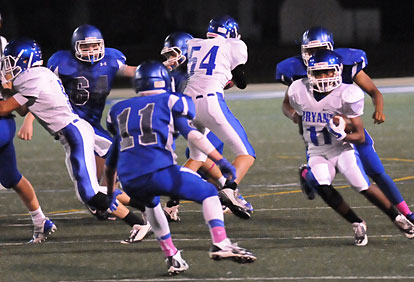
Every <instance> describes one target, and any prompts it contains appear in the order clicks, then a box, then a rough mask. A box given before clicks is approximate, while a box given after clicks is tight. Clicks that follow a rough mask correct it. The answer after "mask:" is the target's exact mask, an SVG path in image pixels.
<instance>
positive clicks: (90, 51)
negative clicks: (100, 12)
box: [72, 24, 105, 64]
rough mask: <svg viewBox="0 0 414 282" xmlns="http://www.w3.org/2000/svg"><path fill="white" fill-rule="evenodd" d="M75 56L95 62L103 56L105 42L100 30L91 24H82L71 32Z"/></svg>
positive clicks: (81, 59)
mask: <svg viewBox="0 0 414 282" xmlns="http://www.w3.org/2000/svg"><path fill="white" fill-rule="evenodd" d="M72 49H73V51H74V53H75V57H76V58H77V59H78V60H80V61H83V62H90V63H92V64H93V63H96V62H97V61H99V60H101V59H102V58H103V57H104V56H105V44H104V40H103V37H102V33H101V31H100V30H99V29H98V28H96V27H94V26H93V25H89V24H84V25H81V26H79V27H77V28H76V29H75V31H74V32H73V34H72Z"/></svg>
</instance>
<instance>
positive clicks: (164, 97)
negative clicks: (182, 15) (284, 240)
mask: <svg viewBox="0 0 414 282" xmlns="http://www.w3.org/2000/svg"><path fill="white" fill-rule="evenodd" d="M134 88H135V92H136V93H137V94H138V95H137V97H134V98H131V99H127V100H124V101H121V102H119V103H117V104H115V105H114V106H113V107H112V108H111V109H110V111H109V113H108V118H107V122H108V126H107V127H108V129H110V130H111V132H112V133H113V134H114V136H115V137H114V142H113V144H112V146H111V149H110V150H109V153H108V158H107V160H106V167H107V168H106V176H107V178H108V179H107V183H108V185H109V186H108V192H109V191H111V189H112V190H113V189H114V186H113V184H112V183H113V181H112V180H113V178H114V176H115V172H117V173H118V176H119V179H120V181H121V183H122V186H123V188H124V190H125V191H126V192H127V193H128V195H129V196H130V197H132V198H136V199H137V200H139V201H141V202H144V203H145V206H146V208H145V214H146V216H147V218H148V221H149V222H150V224H151V226H152V227H153V231H154V234H155V236H156V238H157V240H158V242H159V243H160V246H161V249H162V250H163V252H164V255H165V257H166V262H167V268H168V273H169V274H170V275H171V274H179V273H180V272H183V271H186V270H187V269H188V264H187V263H186V262H185V260H184V259H183V258H182V257H181V252H180V251H179V250H177V248H176V247H175V246H174V244H173V242H172V238H171V234H170V229H169V226H168V221H167V218H166V217H165V215H164V212H163V210H162V208H161V205H160V196H169V197H173V198H178V199H186V200H191V201H195V202H197V203H199V204H202V209H203V215H204V219H205V222H206V223H207V224H208V226H209V229H210V234H211V237H212V241H213V244H212V247H211V249H210V253H209V254H210V257H211V258H212V259H221V258H223V259H224V258H230V259H234V260H236V261H238V262H253V261H255V260H256V257H255V256H254V255H253V254H252V253H251V252H249V251H247V250H246V249H243V248H241V247H238V246H237V245H235V244H232V243H231V242H230V240H229V239H228V238H227V235H226V230H225V228H224V217H223V213H222V209H221V204H220V200H219V198H218V195H217V190H216V188H215V187H214V185H213V184H211V183H209V182H207V181H204V180H202V179H201V177H200V176H199V175H198V174H196V173H194V172H193V171H192V170H190V169H188V168H184V167H181V166H178V165H177V164H176V160H175V159H176V155H175V153H174V150H173V142H174V141H173V140H174V138H173V136H172V135H173V133H174V132H175V130H176V129H177V130H178V131H179V132H180V134H181V135H183V136H184V137H185V138H186V139H187V140H188V142H189V143H190V144H193V145H194V146H196V147H198V148H199V149H200V150H202V151H203V152H204V153H206V154H207V155H208V156H209V157H210V158H211V159H212V160H214V161H216V163H217V165H218V166H219V167H220V169H221V170H222V171H223V173H224V174H228V175H229V177H231V179H233V178H235V177H236V172H235V168H234V167H233V166H232V165H231V164H230V163H229V162H228V161H227V160H226V159H225V158H223V157H222V155H221V154H220V153H219V152H218V151H217V150H216V149H215V148H214V146H213V145H212V144H211V143H210V142H209V141H208V140H207V139H206V138H205V137H204V135H203V134H201V133H200V132H199V131H197V130H196V129H195V128H192V127H190V126H189V122H188V121H189V120H191V119H192V118H194V115H195V111H194V104H193V103H192V101H191V99H190V98H189V97H187V96H185V95H181V96H179V95H175V94H172V89H171V78H170V75H169V73H168V70H167V69H166V67H165V66H164V65H163V64H162V63H160V62H156V61H146V62H143V63H142V64H141V65H139V66H138V68H137V70H136V75H135V79H134ZM111 185H112V187H111Z"/></svg>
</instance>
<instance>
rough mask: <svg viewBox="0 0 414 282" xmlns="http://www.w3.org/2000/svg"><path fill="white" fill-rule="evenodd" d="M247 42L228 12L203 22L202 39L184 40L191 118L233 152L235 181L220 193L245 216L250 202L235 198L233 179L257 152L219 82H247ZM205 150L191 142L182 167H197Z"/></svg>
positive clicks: (240, 84) (239, 84)
mask: <svg viewBox="0 0 414 282" xmlns="http://www.w3.org/2000/svg"><path fill="white" fill-rule="evenodd" d="M247 56H248V55H247V46H246V44H245V43H244V42H243V41H242V40H241V39H240V34H239V26H238V24H237V22H236V21H235V20H234V19H233V18H231V17H229V16H221V17H216V18H213V19H212V20H211V21H210V23H209V26H208V32H207V39H201V38H194V39H191V40H189V41H188V65H187V71H188V75H189V79H188V83H187V86H186V88H185V90H184V94H186V95H188V96H190V97H192V99H193V101H194V103H195V106H196V112H197V116H196V119H195V120H194V124H195V125H196V126H197V128H199V130H200V131H204V130H205V129H206V128H207V129H209V130H211V131H212V132H213V133H214V134H215V135H216V136H217V137H218V138H219V139H220V140H222V141H223V142H224V144H225V145H226V146H228V148H229V149H230V150H231V151H232V152H233V154H234V155H235V156H236V157H235V159H234V161H233V165H234V166H235V167H236V170H237V178H236V179H235V181H233V182H230V181H228V182H227V183H226V184H225V185H224V187H223V189H222V190H220V192H219V193H220V197H221V199H222V201H223V203H224V204H225V205H226V206H228V207H229V208H230V210H231V211H232V212H233V213H234V214H235V215H236V216H239V217H241V218H244V219H249V218H250V217H251V211H252V209H251V205H249V204H248V203H247V202H246V201H245V200H244V201H242V200H241V199H239V198H238V189H237V187H238V185H239V184H240V182H241V181H242V180H243V178H244V176H245V175H246V173H247V172H248V170H249V168H250V167H251V166H252V165H253V163H254V161H255V158H256V155H255V151H254V149H253V146H252V145H251V144H250V142H249V140H248V138H247V134H246V132H245V130H244V128H243V126H242V125H241V124H240V122H239V120H237V118H236V117H235V116H234V115H233V113H232V112H231V111H230V110H229V108H228V107H227V105H226V101H225V100H224V88H225V87H226V86H227V85H228V82H229V81H230V80H232V81H233V82H234V83H235V85H236V86H237V87H238V88H240V89H244V88H245V87H246V85H247V82H246V77H245V71H244V69H245V64H246V62H247ZM205 160H206V155H205V154H203V153H202V152H200V150H198V149H197V148H192V147H191V146H190V158H189V160H188V161H187V163H186V165H185V166H186V167H189V168H191V169H192V170H195V171H196V170H198V169H199V168H200V166H201V164H202V163H203V162H204V161H205Z"/></svg>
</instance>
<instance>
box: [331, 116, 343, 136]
mask: <svg viewBox="0 0 414 282" xmlns="http://www.w3.org/2000/svg"><path fill="white" fill-rule="evenodd" d="M335 118H337V119H338V121H339V123H338V125H335V124H334V122H333V118H331V119H330V120H329V123H328V130H329V132H330V133H331V134H332V135H333V136H334V137H335V138H336V140H343V139H344V138H345V137H346V133H345V120H344V119H343V118H342V117H341V116H335Z"/></svg>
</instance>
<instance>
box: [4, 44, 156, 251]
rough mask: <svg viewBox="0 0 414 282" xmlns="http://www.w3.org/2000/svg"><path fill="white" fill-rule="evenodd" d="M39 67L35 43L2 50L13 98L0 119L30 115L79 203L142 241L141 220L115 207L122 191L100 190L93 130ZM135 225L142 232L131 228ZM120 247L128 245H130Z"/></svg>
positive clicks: (60, 87) (143, 227) (53, 77)
mask: <svg viewBox="0 0 414 282" xmlns="http://www.w3.org/2000/svg"><path fill="white" fill-rule="evenodd" d="M42 63H43V60H42V51H41V49H40V47H39V45H38V44H37V42H36V41H34V40H31V39H25V38H23V39H17V40H15V41H12V42H10V43H9V44H8V45H7V46H6V49H5V51H4V56H3V58H2V69H1V73H2V76H3V78H4V79H5V81H6V83H11V85H12V87H13V91H14V93H15V94H14V95H12V96H11V97H10V98H8V99H7V100H5V101H1V102H0V116H8V115H9V114H10V113H11V112H12V111H13V110H16V109H19V110H20V111H21V113H22V114H26V113H27V112H28V111H30V113H31V114H32V115H33V116H34V117H36V119H37V120H38V121H39V123H40V124H41V125H42V126H43V127H44V128H45V129H46V130H47V131H48V132H49V133H50V134H51V135H52V136H54V137H55V139H56V140H59V141H60V143H61V144H62V145H63V147H64V149H65V152H66V166H67V169H68V172H69V175H70V177H71V179H72V181H73V183H74V184H75V189H76V195H77V197H78V199H79V200H80V201H81V202H82V203H84V204H85V205H86V206H88V207H90V208H92V209H93V210H99V211H103V212H105V211H107V210H108V211H110V212H111V213H112V214H113V215H114V216H117V217H119V218H121V219H123V220H124V221H125V222H126V223H127V224H129V225H130V226H132V227H133V230H132V231H131V235H132V233H137V234H135V235H136V236H135V237H140V238H139V239H141V240H142V239H143V237H144V236H145V235H146V234H148V231H149V230H150V229H151V228H150V226H149V225H142V223H141V222H140V220H141V221H142V219H139V218H138V217H137V216H136V215H134V214H133V213H132V212H130V211H129V210H128V209H127V208H126V207H125V206H124V205H123V204H121V203H119V202H118V200H117V199H116V196H117V195H119V194H121V191H119V190H117V191H116V193H114V194H112V195H111V197H107V194H106V190H107V189H106V187H104V186H100V185H99V183H98V179H97V178H96V164H95V157H94V146H95V134H94V131H93V128H92V126H91V125H90V124H89V123H88V122H86V121H85V120H83V119H82V118H80V117H79V116H78V115H77V114H76V113H75V112H74V111H73V108H72V105H71V104H70V102H69V98H68V95H67V94H66V92H65V89H64V87H63V85H62V82H61V81H60V79H59V78H58V77H56V75H55V74H54V73H53V72H52V71H51V70H50V69H48V68H45V67H43V66H42ZM138 225H139V226H140V227H141V228H135V227H137V226H138ZM135 229H137V230H135ZM138 233H139V234H138ZM134 239H135V240H138V239H136V238H134ZM125 242H126V243H130V240H128V239H127V240H126V241H125Z"/></svg>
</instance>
